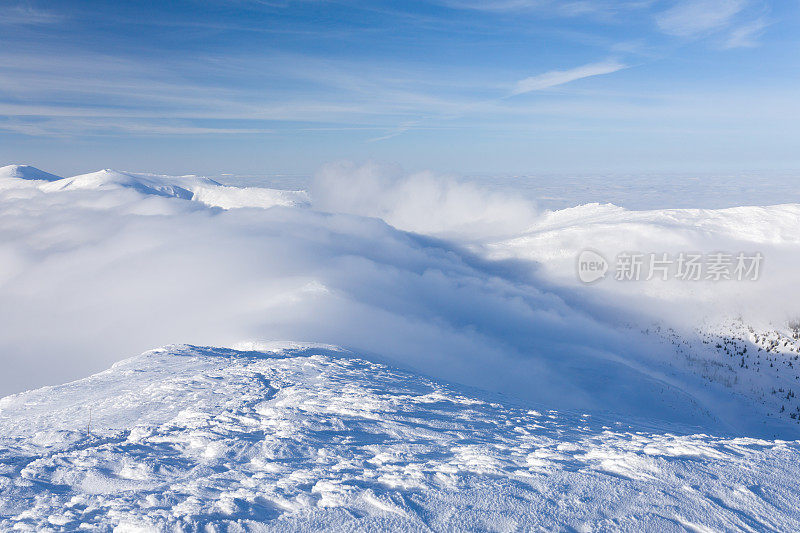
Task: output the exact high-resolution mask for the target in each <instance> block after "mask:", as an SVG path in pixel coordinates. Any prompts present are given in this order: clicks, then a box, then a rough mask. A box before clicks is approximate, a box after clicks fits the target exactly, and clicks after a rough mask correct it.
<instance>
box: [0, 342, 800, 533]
mask: <svg viewBox="0 0 800 533" xmlns="http://www.w3.org/2000/svg"><path fill="white" fill-rule="evenodd" d="M251 348H258V347H257V346H256V347H251ZM266 348H268V349H267V350H266V351H262V350H253V349H251V350H249V351H236V350H230V349H221V348H200V347H194V346H173V347H167V348H164V349H160V350H154V351H151V352H148V353H145V354H143V355H141V356H139V357H134V358H132V359H128V360H125V361H122V362H120V363H117V364H116V365H114V367H113V368H111V369H110V370H108V371H106V372H102V373H100V374H97V375H94V376H92V377H89V378H86V379H82V380H80V381H77V382H74V383H68V384H66V385H61V386H57V387H47V388H44V389H40V390H36V391H31V392H27V393H23V394H19V395H16V396H10V397H7V398H4V399H2V400H0V528H2V529H12V528H20V529H27V530H42V529H48V528H49V529H55V530H75V529H83V530H90V529H98V530H110V529H112V528H118V529H115V530H116V531H133V530H152V529H154V528H157V529H169V530H174V529H180V530H203V529H204V528H209V527H215V528H217V529H228V530H233V531H239V530H259V531H260V530H276V531H277V530H280V531H287V530H291V531H306V530H316V531H319V530H326V531H352V530H369V531H397V530H399V529H407V530H435V531H453V530H459V531H469V530H490V531H511V530H519V529H525V530H537V529H545V530H556V529H559V530H564V529H566V530H574V531H588V530H618V529H625V530H651V531H653V530H659V531H671V530H675V531H680V530H693V531H710V530H783V531H792V530H797V529H798V528H800V511H798V509H800V495H798V493H797V491H796V490H795V487H796V480H797V477H798V475H800V466H798V465H800V445H798V444H797V443H789V442H782V441H767V440H758V439H752V438H736V437H724V436H722V437H719V436H718V437H714V436H709V435H705V434H701V433H700V434H697V433H693V432H692V429H691V428H687V427H681V426H666V425H663V424H661V425H660V424H658V423H651V422H642V421H637V420H633V419H627V420H626V419H618V418H612V417H603V418H601V417H596V416H590V415H589V414H583V413H581V412H556V411H552V410H544V409H543V408H541V407H538V406H532V405H530V404H525V403H519V402H516V401H512V400H510V399H508V398H504V397H502V396H497V395H488V394H486V393H482V392H479V391H476V390H472V389H464V388H461V387H457V386H454V385H445V384H443V383H440V382H437V381H434V380H431V379H429V378H425V377H422V376H418V375H414V374H411V373H408V372H405V371H400V370H396V369H393V368H390V367H387V366H384V365H381V364H376V363H371V362H367V361H365V360H363V359H360V358H358V357H357V355H356V354H352V353H345V352H340V351H337V350H335V349H333V348H330V347H327V348H326V347H321V346H302V345H284V346H283V347H281V346H280V345H278V344H274V345H272V346H268V347H266Z"/></svg>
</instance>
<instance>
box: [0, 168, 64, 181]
mask: <svg viewBox="0 0 800 533" xmlns="http://www.w3.org/2000/svg"><path fill="white" fill-rule="evenodd" d="M2 178H17V179H23V180H42V181H56V180H60V179H61V176H56V175H55V174H50V173H49V172H45V171H44V170H40V169H38V168H36V167H32V166H30V165H6V166H4V167H0V179H2Z"/></svg>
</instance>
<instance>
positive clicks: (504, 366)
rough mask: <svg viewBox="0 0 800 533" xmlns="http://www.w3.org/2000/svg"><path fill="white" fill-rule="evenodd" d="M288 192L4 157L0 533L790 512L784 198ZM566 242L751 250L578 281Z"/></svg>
mask: <svg viewBox="0 0 800 533" xmlns="http://www.w3.org/2000/svg"><path fill="white" fill-rule="evenodd" d="M566 183H567V184H569V183H571V182H569V181H567V182H566ZM284 185H285V186H282V188H281V187H277V185H276V186H275V187H263V186H259V185H258V183H257V182H247V183H245V182H241V181H237V180H235V179H226V180H217V179H211V178H206V177H201V176H195V175H186V176H168V175H162V174H154V173H138V172H123V171H115V170H109V169H106V170H101V171H98V172H92V173H88V174H82V175H78V176H71V177H66V178H59V177H58V176H54V175H51V174H48V173H45V172H42V171H39V170H38V169H35V168H33V167H26V166H19V165H12V166H8V167H3V168H2V169H0V324H2V325H3V327H2V328H0V353H2V354H3V355H2V364H3V372H2V374H0V396H5V397H4V398H2V399H0V529H10V528H12V527H19V528H22V529H29V530H40V529H44V528H52V529H64V530H72V529H91V528H96V529H100V530H107V529H114V528H116V529H119V530H121V531H124V530H152V529H154V528H155V529H176V528H177V529H202V528H205V526H207V525H208V526H215V527H218V529H233V530H237V529H245V530H250V529H255V530H261V529H265V530H271V529H276V530H287V529H289V530H309V529H312V530H320V529H324V530H328V529H334V530H337V529H338V530H353V529H358V530H398V529H413V530H416V529H422V530H424V529H433V530H437V531H438V530H462V529H477V530H485V529H490V530H503V531H506V530H517V529H522V528H524V529H548V530H550V529H574V530H579V531H582V530H593V529H628V530H630V529H637V530H641V529H646V530H650V529H658V530H683V529H690V530H697V531H705V530H728V529H745V530H746V529H756V530H759V529H778V530H794V529H797V526H798V523H797V522H798V520H800V518H798V513H797V511H796V509H798V508H799V507H798V505H797V504H798V502H797V501H796V498H795V497H794V496H793V494H794V491H793V482H794V480H795V479H796V476H797V473H796V472H795V470H796V469H797V466H796V465H797V463H798V461H797V459H798V457H797V454H798V442H797V441H795V440H794V439H797V438H798V437H800V400H798V399H797V397H796V394H795V393H796V392H797V390H796V389H800V385H798V383H800V360H799V359H798V357H800V329H798V328H800V326H798V317H800V310H798V308H797V302H798V301H800V293H798V287H800V279H798V277H797V276H798V274H797V272H798V271H797V268H796V267H795V265H796V264H797V263H798V261H800V236H799V235H798V232H797V228H798V227H800V204H797V203H787V202H791V201H793V197H792V196H791V194H788V193H787V194H786V198H782V199H783V200H784V202H783V203H779V202H774V203H773V205H737V206H735V207H725V208H715V209H711V208H708V207H707V205H703V204H704V203H705V202H706V201H707V200H709V198H699V199H698V202H697V206H694V207H692V206H684V204H683V203H681V201H677V200H676V201H675V202H674V203H675V205H681V206H682V207H681V208H679V209H678V208H661V207H658V208H650V209H642V208H639V209H632V208H631V206H630V205H612V204H607V203H598V202H597V201H594V202H590V203H585V202H578V201H577V200H576V202H575V203H573V204H572V205H562V206H561V207H560V208H558V209H555V210H543V209H542V208H541V206H540V205H539V206H537V204H536V203H535V202H532V201H531V200H530V199H529V198H528V197H526V196H525V194H521V193H520V191H521V190H522V189H524V187H520V189H518V190H514V189H513V188H509V187H507V186H506V185H508V184H506V185H503V186H497V185H496V184H495V185H496V186H493V187H484V186H483V185H481V183H480V180H462V179H457V178H454V177H450V176H438V175H435V174H433V173H417V174H410V175H409V174H405V173H403V172H402V171H399V170H397V169H386V168H384V167H380V166H377V165H374V164H367V165H363V166H355V165H352V164H349V163H340V164H336V165H330V166H328V167H326V168H325V169H323V170H322V171H321V172H320V173H319V174H318V175H317V176H316V177H315V178H314V179H313V180H312V181H311V182H310V183H309V188H308V190H307V191H306V190H299V189H298V188H296V187H295V185H296V183H295V182H294V181H293V180H287V181H286V182H285V183H284ZM549 187H550V188H551V189H552V188H553V187H556V186H555V185H551V186H549ZM609 187H610V186H609ZM545 188H547V187H545ZM613 189H614V188H613V187H610V188H609V189H608V190H606V191H605V193H607V196H608V195H611V196H613V195H612V194H611V193H613ZM548 190H550V189H548ZM594 190H595V192H597V191H600V192H602V189H594ZM731 190H732V189H731ZM776 190H778V191H783V192H787V191H789V189H786V188H785V187H783V186H782V188H781V187H779V188H778V189H776ZM540 192H541V190H540ZM550 192H555V191H553V190H551V191H550ZM729 192H730V191H729ZM605 193H603V194H605ZM684 193H685V191H682V192H681V195H684ZM569 194H570V191H568V190H563V188H562V190H561V192H560V193H559V195H562V196H563V197H565V198H566V197H568V196H569ZM583 194H587V195H588V194H589V193H588V192H586V191H583V192H576V193H575V195H574V198H578V199H580V198H581V195H583ZM603 194H598V195H597V200H601V199H602V198H603ZM555 196H558V195H557V194H553V197H555ZM733 197H734V196H732V195H731V196H729V198H733ZM763 197H765V196H763V195H762V196H759V198H763ZM665 201H666V200H665ZM579 203H580V205H578V204H579ZM684 203H685V202H684ZM586 248H591V249H592V250H595V251H596V252H598V253H601V254H602V255H603V256H605V257H607V258H609V259H611V258H613V257H614V256H615V255H616V254H618V253H620V252H623V251H639V252H642V253H648V252H654V253H655V252H665V253H672V254H674V253H678V252H680V251H692V252H694V251H697V252H702V253H712V252H715V251H720V250H724V251H728V252H731V253H736V252H739V251H743V252H744V251H746V252H759V253H762V254H763V255H764V258H765V259H764V260H765V263H764V269H763V272H762V276H761V278H760V279H759V280H758V281H753V282H747V283H745V282H718V283H717V282H711V281H698V282H692V283H682V282H678V281H675V280H670V281H665V282H662V281H660V280H657V279H654V280H651V281H640V282H635V283H622V282H616V281H615V280H613V279H605V280H601V281H599V282H597V283H595V284H591V285H586V284H583V283H581V282H580V281H579V279H578V278H577V276H576V272H575V261H576V258H577V256H578V254H579V253H580V252H581V251H582V250H584V249H586ZM280 339H288V340H287V341H282V340H280ZM187 342H188V343H192V344H191V345H187V344H178V343H187ZM154 346H166V347H165V348H162V349H157V350H153V351H149V352H146V353H144V354H143V355H141V356H138V357H134V358H131V359H127V360H124V361H121V362H120V359H121V358H122V357H124V356H125V354H133V353H140V352H142V351H144V350H148V349H151V348H152V347H154ZM111 365H113V366H111ZM109 366H111V368H110V369H108V367H109ZM105 369H108V370H105ZM87 375H91V377H88V378H87V377H85V376H87ZM74 380H77V381H74ZM65 382H66V384H64V385H61V384H62V383H65ZM24 390H27V392H21V391H24ZM13 393H18V394H13ZM9 394H11V395H10V396H8V395H9Z"/></svg>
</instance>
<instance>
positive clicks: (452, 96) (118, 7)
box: [0, 0, 800, 174]
mask: <svg viewBox="0 0 800 533" xmlns="http://www.w3.org/2000/svg"><path fill="white" fill-rule="evenodd" d="M799 8H800V2H798V1H796V0H782V1H780V2H778V1H774V2H771V1H766V0H663V1H659V0H629V1H626V0H621V1H616V2H612V1H605V0H598V1H577V0H574V1H571V0H563V1H555V0H498V1H495V2H489V1H488V0H487V1H479V0H428V1H422V0H419V1H407V2H399V1H386V2H372V1H352V2H348V1H325V0H275V1H270V0H262V1H256V0H233V1H215V0H201V1H171V2H157V1H138V2H124V1H117V2H94V1H80V2H70V1H59V2H15V1H11V2H5V1H3V2H0V164H6V163H12V162H25V163H30V164H34V165H36V166H39V167H41V168H44V169H45V170H48V171H53V172H56V173H61V174H70V173H74V172H79V171H88V170H94V169H96V168H100V167H111V168H120V169H127V170H142V171H147V170H151V171H163V172H173V173H184V172H194V173H209V174H214V173H221V172H234V173H277V172H289V173H310V172H313V171H314V169H315V168H317V167H318V166H319V165H321V164H323V163H325V162H327V161H331V160H338V159H352V160H356V161H363V160H367V159H376V160H380V161H388V162H396V163H400V164H401V165H403V166H405V167H406V168H409V169H422V168H430V169H434V170H439V171H447V172H460V173H494V172H496V173H509V172H512V173H526V174H537V173H585V174H592V173H605V172H624V173H627V172H703V173H705V172H725V173H728V172H761V171H763V172H769V171H794V170H797V169H800V120H798V119H800V102H799V101H798V96H800V54H798V50H800V47H799V46H798V44H800V42H799V41H800V16H798V15H799V13H800V9H799Z"/></svg>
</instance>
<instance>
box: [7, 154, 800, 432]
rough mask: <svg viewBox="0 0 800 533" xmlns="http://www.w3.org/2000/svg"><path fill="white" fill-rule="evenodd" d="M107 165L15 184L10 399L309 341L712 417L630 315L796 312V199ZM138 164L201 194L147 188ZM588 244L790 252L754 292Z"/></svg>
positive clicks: (479, 378)
mask: <svg viewBox="0 0 800 533" xmlns="http://www.w3.org/2000/svg"><path fill="white" fill-rule="evenodd" d="M105 172H106V173H105V174H102V175H99V176H98V175H92V176H91V177H90V178H82V179H80V180H73V182H70V183H72V184H71V185H70V184H68V183H63V184H61V185H58V186H56V185H55V184H59V183H60V182H59V181H53V182H50V183H47V182H42V181H34V180H29V179H19V178H15V177H6V178H3V179H2V180H0V181H2V184H0V324H2V328H0V353H2V354H3V355H2V365H3V370H4V371H3V372H2V373H0V395H4V394H9V393H14V392H18V391H21V390H25V389H29V388H35V387H39V386H42V385H47V384H56V383H62V382H65V381H68V380H72V379H77V378H80V377H83V376H85V375H88V374H90V373H92V372H96V371H100V370H103V369H105V368H107V367H108V366H109V365H110V364H112V363H113V362H115V361H117V360H119V359H121V358H123V357H126V356H130V355H134V354H137V353H139V352H142V351H144V350H147V349H150V348H153V347H156V346H160V345H164V344H170V343H191V344H196V345H214V346H231V345H234V344H237V343H241V342H243V341H271V340H293V341H307V342H320V343H326V344H335V345H339V346H342V347H344V348H347V349H350V350H353V351H354V352H356V353H358V354H359V355H364V356H367V357H372V358H375V359H380V360H384V361H388V362H390V363H392V364H395V365H400V366H407V367H411V368H414V369H416V370H419V371H421V372H424V373H427V374H430V375H433V376H436V377H439V378H444V379H449V380H453V381H459V382H462V383H466V384H469V385H475V386H480V387H483V388H488V389H492V390H496V391H499V392H504V393H508V394H511V395H515V396H518V397H522V398H526V399H528V400H533V401H537V402H542V404H543V405H547V406H552V407H560V408H576V409H578V408H589V407H592V408H594V409H603V410H605V409H608V410H613V411H618V412H625V413H629V414H632V415H641V416H651V417H652V416H656V417H659V418H663V419H667V420H676V421H681V422H689V423H707V422H708V419H707V418H706V413H705V411H704V410H703V409H701V408H698V397H699V396H697V394H696V393H697V391H698V390H700V388H701V387H702V385H701V384H700V383H699V382H696V380H694V378H692V377H691V376H688V375H687V376H676V375H675V370H674V369H669V368H668V367H667V366H666V365H664V364H662V362H663V358H665V357H668V354H667V353H666V352H664V348H663V347H659V346H655V345H652V343H648V341H647V340H646V339H645V338H644V336H640V335H639V333H637V331H638V330H636V329H635V328H633V329H630V328H626V327H624V326H625V324H629V323H630V322H631V321H632V320H639V321H641V322H642V323H649V321H651V320H653V319H656V318H658V317H664V316H667V317H672V318H674V319H675V320H676V321H679V318H681V317H683V318H684V319H685V318H686V317H687V316H688V315H687V313H686V311H687V309H690V308H691V309H693V310H695V311H696V310H697V308H698V305H697V302H701V303H702V304H703V306H704V307H703V312H704V313H709V312H719V313H723V312H724V313H733V312H738V311H740V310H742V309H743V310H747V309H748V308H752V307H753V306H754V305H756V304H758V305H761V306H762V307H765V308H768V309H772V310H773V311H776V313H775V314H776V316H784V315H785V316H788V315H789V314H790V312H791V311H792V309H793V307H792V302H796V301H797V300H796V299H793V298H794V296H795V294H794V291H795V290H796V289H794V288H793V287H790V286H787V285H785V283H786V282H787V281H791V280H792V279H794V278H792V275H793V273H794V271H795V270H794V266H793V265H794V263H791V262H790V260H791V259H792V258H796V257H798V254H797V250H798V249H799V248H800V245H799V244H798V236H797V234H796V232H795V230H794V229H793V228H796V227H798V226H797V225H796V224H797V222H798V220H799V219H800V218H799V217H800V213H799V212H798V209H797V206H784V207H783V208H782V209H781V210H777V211H775V210H769V209H767V210H765V211H764V213H762V214H759V213H760V212H757V211H756V212H751V211H747V212H746V213H741V212H737V211H732V212H729V213H724V212H720V211H715V212H707V213H699V212H688V213H666V214H664V213H650V214H648V215H642V214H639V215H637V214H636V213H640V212H627V211H625V210H620V208H615V207H613V206H600V205H595V206H586V207H584V208H578V211H570V210H566V211H556V212H552V211H540V210H538V209H537V207H536V206H535V205H534V204H533V203H532V202H530V201H529V200H526V199H523V198H521V197H519V196H518V195H515V194H511V193H509V192H507V191H497V190H493V191H489V190H486V189H482V188H481V187H480V185H479V184H476V183H474V182H465V181H462V180H458V179H456V178H453V177H441V176H437V175H434V174H432V173H414V174H407V173H404V172H402V171H401V170H399V169H395V168H387V167H383V166H380V165H376V164H367V165H363V166H357V165H353V164H351V163H337V164H334V165H330V166H327V167H325V168H324V169H322V170H321V171H320V172H319V173H318V175H317V176H316V177H315V179H314V180H313V182H312V184H311V187H310V191H308V195H306V193H292V194H291V195H289V196H286V194H283V193H280V194H279V193H277V192H275V191H273V192H268V191H262V193H261V195H260V196H259V195H255V196H253V195H243V194H242V192H241V190H239V189H236V190H233V191H227V189H231V187H222V186H219V185H218V184H215V183H213V182H209V181H198V180H197V179H195V178H169V177H158V176H154V175H147V176H144V175H135V174H118V173H113V172H110V171H105ZM140 178H141V179H142V180H144V182H146V183H148V184H149V185H148V186H149V187H151V188H152V189H153V190H156V191H162V192H163V191H167V192H168V191H169V190H171V189H169V187H178V186H180V188H181V189H182V190H184V189H185V190H190V191H194V199H192V200H190V199H186V197H185V196H186V195H185V194H183V193H182V194H181V195H178V196H175V195H170V194H168V193H163V194H162V193H153V194H149V193H146V192H147V191H144V192H143V190H142V188H141V186H140V185H141V184H140V183H139V182H138V181H137V180H138V179H140ZM148 180H149V181H148ZM159 180H161V181H160V183H161V184H162V185H157V183H159ZM76 183H77V184H78V185H75V184H76ZM154 183H156V185H153V184H154ZM164 184H167V185H169V187H166V186H165V185H164ZM67 185H69V186H67ZM217 187H219V188H217ZM204 198H205V199H206V200H207V201H206V202H204V201H203V199H204ZM253 198H260V200H259V201H255V200H253ZM580 209H583V211H581V210H580ZM754 213H755V214H754ZM762 215H763V216H762ZM637 217H638V218H637ZM743 217H744V218H743ZM748 217H749V218H748ZM738 221H741V222H742V224H741V227H740V229H741V231H737V224H738V223H739V222H738ZM715 224H716V225H715ZM759 228H762V230H759ZM770 228H771V229H770ZM620 232H621V233H620ZM615 239H616V240H615ZM670 239H672V240H670ZM587 242H592V243H593V245H594V247H595V248H602V249H607V250H608V252H609V253H612V252H613V251H614V249H615V248H614V247H627V246H636V247H639V248H641V249H644V250H645V251H648V250H647V247H648V246H650V247H651V248H652V247H654V246H656V245H658V246H660V247H662V248H663V247H664V246H667V245H668V246H669V247H670V248H673V247H677V248H681V247H690V246H691V247H704V248H713V247H715V246H725V247H731V248H732V249H738V248H742V247H749V248H752V247H760V248H759V249H760V250H762V251H764V252H765V254H766V255H767V260H768V261H772V263H774V265H775V266H774V270H773V276H772V277H767V278H766V281H764V283H762V285H750V286H744V287H745V288H746V290H745V289H742V288H741V287H742V286H734V285H733V284H728V285H727V286H722V285H717V286H712V285H709V284H704V285H698V286H697V287H692V288H690V289H686V288H684V287H680V288H679V289H676V290H677V293H676V292H675V291H674V290H672V289H669V290H667V289H665V288H663V287H661V288H659V287H657V286H656V287H655V288H653V287H651V285H648V284H641V285H628V286H625V287H624V289H623V288H619V286H618V285H615V284H613V282H610V280H609V283H605V282H603V283H605V285H602V286H601V285H598V286H597V287H599V288H594V287H586V286H582V285H581V284H580V283H579V282H578V281H577V279H576V278H575V274H574V259H575V252H576V250H579V248H580V247H582V246H585V244H586V243H587ZM749 248H748V249H749ZM779 265H780V267H779ZM796 286H797V285H795V287H796ZM756 289H759V290H756ZM778 289H781V290H782V296H780V297H779V296H778V295H777V292H776V291H777V290H778ZM687 291H689V292H688V293H687ZM692 298H695V299H694V300H692ZM686 302H690V304H691V305H689V304H687V303H686ZM739 304H743V305H740V307H741V309H736V308H734V307H731V306H733V305H739ZM692 316H693V317H694V316H696V315H692ZM672 318H671V319H672ZM692 320H694V318H693V319H692ZM690 322H691V321H690ZM654 391H656V393H654ZM704 394H710V393H708V392H707V391H706V392H705V393H704Z"/></svg>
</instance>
